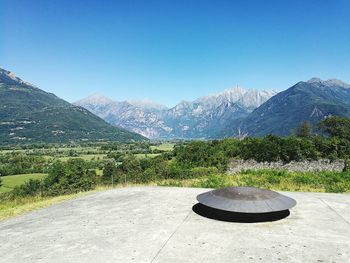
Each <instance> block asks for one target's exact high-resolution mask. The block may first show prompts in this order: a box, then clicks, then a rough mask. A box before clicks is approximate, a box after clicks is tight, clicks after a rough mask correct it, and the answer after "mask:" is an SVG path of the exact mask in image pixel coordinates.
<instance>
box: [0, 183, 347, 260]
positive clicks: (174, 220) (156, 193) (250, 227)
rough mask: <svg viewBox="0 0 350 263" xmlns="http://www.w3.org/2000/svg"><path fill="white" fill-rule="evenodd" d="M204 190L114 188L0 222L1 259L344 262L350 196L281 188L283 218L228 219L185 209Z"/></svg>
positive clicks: (345, 258) (194, 201)
mask: <svg viewBox="0 0 350 263" xmlns="http://www.w3.org/2000/svg"><path fill="white" fill-rule="evenodd" d="M207 190H208V189H193V188H168V187H137V188H136V187H135V188H133V187H131V188H122V189H114V190H109V191H104V192H99V193H95V194H92V195H89V196H85V197H82V198H79V199H75V200H70V201H66V202H63V203H61V204H57V205H54V206H51V207H49V208H46V209H41V210H37V211H35V212H32V213H30V214H27V215H24V216H20V217H18V218H15V219H10V220H7V221H3V222H0V242H1V246H0V255H1V256H0V262H6V263H11V262H167V263H168V262H200V263H204V262H220V263H222V262H350V195H341V194H317V193H283V194H285V195H288V196H290V197H292V198H294V199H296V200H297V202H298V204H297V206H296V207H295V208H293V209H292V210H291V214H290V216H289V217H287V218H285V219H282V220H279V221H275V222H267V223H232V222H221V221H216V220H212V219H208V218H205V217H201V216H199V215H198V214H196V213H194V212H193V211H192V206H193V205H194V204H196V203H197V202H196V195H197V194H199V193H202V192H205V191H207Z"/></svg>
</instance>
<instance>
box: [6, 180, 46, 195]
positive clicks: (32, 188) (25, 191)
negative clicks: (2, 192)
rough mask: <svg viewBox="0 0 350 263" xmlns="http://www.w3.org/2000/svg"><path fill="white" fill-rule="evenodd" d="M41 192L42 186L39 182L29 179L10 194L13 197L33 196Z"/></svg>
mask: <svg viewBox="0 0 350 263" xmlns="http://www.w3.org/2000/svg"><path fill="white" fill-rule="evenodd" d="M41 191H42V185H41V181H40V180H34V179H30V180H29V181H27V182H25V183H24V184H22V185H21V186H16V187H15V188H14V189H13V191H12V194H13V195H14V196H21V197H24V196H35V195H38V194H40V193H41Z"/></svg>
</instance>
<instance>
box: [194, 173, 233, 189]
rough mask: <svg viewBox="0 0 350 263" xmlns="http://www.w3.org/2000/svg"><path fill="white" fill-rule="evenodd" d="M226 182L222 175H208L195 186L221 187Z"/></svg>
mask: <svg viewBox="0 0 350 263" xmlns="http://www.w3.org/2000/svg"><path fill="white" fill-rule="evenodd" d="M226 184H227V182H226V180H225V178H224V177H223V176H222V175H210V176H208V178H206V179H205V180H202V181H200V183H199V184H197V185H196V186H197V187H203V188H221V187H225V186H226Z"/></svg>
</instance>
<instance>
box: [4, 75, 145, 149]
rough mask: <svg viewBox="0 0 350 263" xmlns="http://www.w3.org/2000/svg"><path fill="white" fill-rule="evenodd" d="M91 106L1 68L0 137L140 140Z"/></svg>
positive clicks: (51, 140)
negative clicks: (59, 95) (106, 118)
mask: <svg viewBox="0 0 350 263" xmlns="http://www.w3.org/2000/svg"><path fill="white" fill-rule="evenodd" d="M140 139H143V137H142V136H140V135H138V134H135V133H132V132H129V131H127V130H125V129H122V128H117V127H114V126H112V125H110V124H108V123H106V122H105V121H104V120H102V119H101V118H99V117H97V116H95V115H94V114H92V113H91V112H89V111H88V110H86V109H84V108H82V107H78V106H74V105H72V104H70V103H68V102H66V101H64V100H62V99H60V98H58V97H57V96H55V95H54V94H52V93H48V92H45V91H43V90H41V89H39V88H37V87H35V86H33V85H31V84H30V83H27V82H25V81H23V80H21V79H20V78H18V77H16V76H15V75H14V74H13V73H11V72H10V71H7V70H4V69H0V141H1V143H2V144H12V143H41V142H42V143H46V142H48V143H56V142H63V143H67V142H74V141H75V142H76V141H100V140H118V141H127V140H140Z"/></svg>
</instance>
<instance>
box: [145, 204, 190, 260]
mask: <svg viewBox="0 0 350 263" xmlns="http://www.w3.org/2000/svg"><path fill="white" fill-rule="evenodd" d="M191 213H192V209H191V210H190V212H189V213H188V214H187V216H186V217H185V218H184V220H182V222H181V223H180V224H179V225H178V226H177V227H176V228H175V230H174V232H173V233H172V234H171V235H170V236H169V238H168V239H167V240H166V241H165V243H164V244H163V245H162V247H161V248H160V249H159V250H158V252H157V254H156V255H155V256H154V257H153V258H152V260H151V262H150V263H153V262H154V260H155V259H156V258H157V257H158V256H159V254H160V252H161V251H162V250H163V248H164V247H165V246H166V245H167V244H168V242H169V240H170V239H171V238H172V237H173V236H174V235H175V233H176V232H177V230H179V228H180V227H181V226H182V225H183V223H185V221H186V220H187V218H188V217H189V216H190V214H191Z"/></svg>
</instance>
